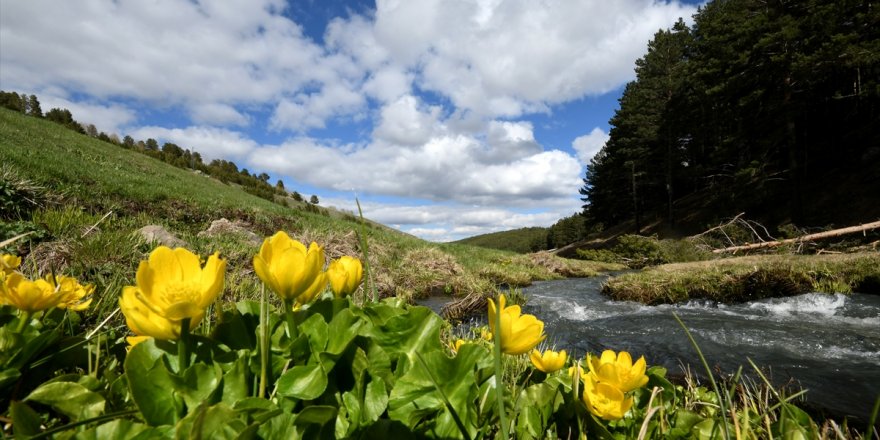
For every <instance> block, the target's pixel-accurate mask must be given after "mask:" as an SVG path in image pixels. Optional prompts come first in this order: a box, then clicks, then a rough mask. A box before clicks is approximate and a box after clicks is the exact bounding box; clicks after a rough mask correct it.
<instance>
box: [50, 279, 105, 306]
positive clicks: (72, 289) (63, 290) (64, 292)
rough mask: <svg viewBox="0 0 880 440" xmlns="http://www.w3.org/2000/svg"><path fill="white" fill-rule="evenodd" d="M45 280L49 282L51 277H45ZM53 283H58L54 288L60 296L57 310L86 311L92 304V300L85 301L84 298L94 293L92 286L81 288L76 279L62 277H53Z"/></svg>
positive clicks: (87, 285)
mask: <svg viewBox="0 0 880 440" xmlns="http://www.w3.org/2000/svg"><path fill="white" fill-rule="evenodd" d="M46 280H47V281H50V282H51V277H46ZM55 281H56V282H57V283H58V285H57V287H56V289H57V290H58V294H59V295H61V296H62V299H61V302H59V303H58V307H59V308H62V309H68V310H75V311H80V310H85V309H87V308H88V307H89V304H91V303H92V298H88V299H86V297H87V296H90V295H91V294H92V293H93V292H94V291H95V285H94V284H86V285H85V286H83V285H82V284H80V283H79V281H77V280H76V278H73V277H68V276H64V275H59V276H57V277H55Z"/></svg>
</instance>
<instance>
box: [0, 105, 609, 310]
mask: <svg viewBox="0 0 880 440" xmlns="http://www.w3.org/2000/svg"><path fill="white" fill-rule="evenodd" d="M0 163H3V173H2V174H0V176H2V178H0V183H2V184H3V185H4V186H3V188H2V189H4V190H8V191H7V192H5V193H4V194H9V197H2V194H0V202H2V203H5V202H9V203H10V204H11V205H10V207H9V208H10V209H4V211H3V213H0V220H2V221H3V223H2V224H0V240H3V239H5V238H9V237H11V236H13V235H15V234H14V233H20V232H26V231H29V230H34V231H36V233H35V234H33V235H32V236H30V237H29V239H27V240H22V241H19V242H18V243H16V244H15V245H14V247H12V248H7V249H4V251H6V252H15V253H17V254H19V255H22V256H25V257H26V262H25V265H24V266H25V267H26V268H28V271H29V274H30V275H35V274H45V273H48V272H56V273H65V274H69V275H72V276H75V277H78V278H81V279H83V280H86V281H88V282H94V283H95V284H96V285H97V289H96V291H97V292H99V293H100V295H101V296H102V298H100V299H98V300H96V303H97V304H100V305H101V307H99V308H98V309H96V310H97V313H96V316H95V317H93V318H92V320H97V319H98V317H99V316H106V314H107V313H109V312H110V311H111V310H112V309H113V308H115V304H116V298H117V297H118V295H119V292H120V291H121V288H122V286H125V285H131V284H133V282H134V274H135V272H136V269H137V265H138V263H139V261H140V260H142V259H144V258H145V257H146V255H147V253H148V252H149V251H150V250H152V248H153V247H154V246H155V245H154V244H151V243H146V242H145V241H144V239H143V238H141V237H139V236H138V235H137V234H136V231H137V230H138V229H140V228H142V227H144V226H146V225H150V224H157V225H161V226H163V227H165V228H166V229H167V230H169V231H170V232H171V233H172V234H174V235H175V236H176V237H178V238H180V239H182V240H183V241H184V242H186V243H187V245H188V247H189V248H190V249H191V250H193V251H194V252H197V253H198V254H200V255H203V256H205V255H208V254H210V253H213V252H215V251H219V252H220V253H221V255H222V256H223V257H224V258H226V259H227V260H228V261H229V264H228V267H230V268H234V269H232V270H231V273H229V274H228V275H227V276H228V277H229V279H231V280H235V281H236V282H234V283H228V286H230V288H229V289H228V290H227V292H226V296H227V299H228V300H230V301H235V300H239V299H245V298H255V296H256V295H257V290H256V289H254V288H253V286H256V285H257V283H256V277H255V276H254V275H253V272H252V266H251V259H252V258H253V255H254V254H255V253H256V252H257V250H258V248H259V243H253V242H249V241H248V240H246V239H244V238H243V237H238V236H235V235H230V234H222V235H219V236H214V237H206V236H204V235H200V232H202V231H205V230H206V229H207V228H208V227H209V226H210V224H211V222H212V221H214V220H217V219H220V218H226V219H228V220H230V221H233V222H237V223H239V224H243V225H245V226H246V227H247V228H248V229H249V230H251V231H252V232H254V233H256V234H257V235H258V236H260V237H267V236H269V235H271V234H273V233H274V232H275V231H277V230H285V231H287V232H288V233H290V234H291V236H292V237H294V238H296V239H299V240H300V241H303V242H306V243H308V242H311V241H315V242H318V243H320V244H321V245H322V246H324V247H325V252H326V254H327V257H328V258H336V257H338V256H340V255H344V254H347V255H362V254H363V253H362V252H361V242H360V239H359V236H358V234H359V232H358V231H360V229H361V226H360V223H359V220H358V219H357V217H355V216H353V215H351V214H349V213H345V212H340V211H336V210H333V209H328V208H323V207H322V208H320V209H314V208H315V207H312V206H311V205H308V204H302V203H297V202H291V201H288V203H286V205H289V206H284V205H285V204H284V203H282V204H277V203H272V202H270V201H268V200H265V199H262V198H259V197H256V196H254V195H251V194H248V193H246V192H245V191H243V190H242V189H241V188H240V187H238V186H235V185H228V184H225V183H223V182H220V181H219V180H216V179H214V178H212V177H210V176H206V175H204V174H199V173H194V172H191V171H189V170H185V169H180V168H176V167H173V166H171V165H169V164H166V163H164V162H161V161H159V160H156V159H154V158H151V157H148V156H145V155H142V154H138V153H136V152H133V151H130V150H126V149H123V148H120V147H117V146H114V145H111V144H108V143H104V142H101V141H99V140H97V139H93V138H90V137H88V136H85V135H81V134H78V133H75V132H73V131H70V130H68V129H65V128H63V127H61V126H59V125H57V124H53V123H51V122H48V121H45V120H41V119H38V118H33V117H28V116H24V115H21V114H19V113H16V112H12V111H9V110H6V109H0ZM13 186H14V188H22V189H24V190H26V192H27V193H28V194H32V193H33V194H36V193H39V194H40V197H39V203H35V204H29V203H25V202H26V201H30V200H31V199H33V197H28V198H24V197H18V196H16V194H19V193H18V192H12V190H11V189H10V188H12V189H14V188H13ZM12 208H15V211H14V212H13V209H12ZM307 208H311V209H307ZM363 229H364V231H365V234H366V236H367V239H368V241H369V247H370V252H369V253H370V265H371V267H372V269H373V278H374V280H375V282H376V286H377V288H378V291H379V294H380V295H381V296H400V297H403V298H406V299H414V298H418V297H422V296H427V295H430V294H432V293H440V292H443V293H450V294H453V295H457V296H466V295H481V296H487V295H492V294H494V293H495V292H496V290H497V287H498V286H500V285H504V286H524V285H528V284H529V283H531V282H532V281H535V280H546V279H553V278H560V277H563V276H590V275H594V274H596V273H597V271H599V270H603V269H606V268H612V269H613V268H615V266H613V265H593V264H590V263H585V262H578V261H567V260H564V259H561V258H557V257H548V258H542V259H533V258H530V257H528V256H525V255H519V254H515V253H512V252H507V251H500V250H493V249H484V248H477V247H473V246H467V245H461V244H436V243H429V242H425V241H423V240H420V239H418V238H416V237H413V236H411V235H408V234H405V233H401V232H398V231H394V230H392V229H390V228H387V227H384V226H381V225H378V224H376V223H372V222H366V223H365V226H364V228H363ZM239 286H243V287H239ZM104 297H106V298H104Z"/></svg>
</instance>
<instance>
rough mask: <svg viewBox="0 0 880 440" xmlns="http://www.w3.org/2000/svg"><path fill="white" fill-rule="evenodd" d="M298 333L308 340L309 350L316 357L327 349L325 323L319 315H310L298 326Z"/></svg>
mask: <svg viewBox="0 0 880 440" xmlns="http://www.w3.org/2000/svg"><path fill="white" fill-rule="evenodd" d="M298 327H299V332H300V333H301V334H305V335H306V336H307V337H308V339H309V348H310V349H311V351H312V354H314V355H316V354H317V353H320V352H322V351H324V349H325V348H326V347H327V328H328V326H327V323H326V322H324V318H323V317H322V316H321V315H317V314H315V315H312V316H309V317H308V318H306V320H305V321H303V322H301V323H300V324H299V326H298Z"/></svg>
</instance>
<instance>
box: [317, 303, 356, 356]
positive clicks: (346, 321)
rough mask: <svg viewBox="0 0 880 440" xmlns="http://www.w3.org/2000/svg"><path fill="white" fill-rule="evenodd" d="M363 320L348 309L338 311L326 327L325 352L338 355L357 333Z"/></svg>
mask: <svg viewBox="0 0 880 440" xmlns="http://www.w3.org/2000/svg"><path fill="white" fill-rule="evenodd" d="M362 325H363V322H362V321H360V320H358V318H357V317H356V316H355V315H354V314H353V313H352V312H351V310H349V309H345V310H342V311H340V312H339V313H337V314H336V316H334V317H333V320H332V321H330V325H329V328H328V331H329V337H330V339H329V340H328V341H327V348H326V350H325V352H326V353H329V354H332V355H336V356H338V355H340V354H342V352H343V351H345V349H346V348H347V347H348V344H350V343H351V341H352V340H354V338H355V336H357V335H358V332H359V331H360V328H361V326H362Z"/></svg>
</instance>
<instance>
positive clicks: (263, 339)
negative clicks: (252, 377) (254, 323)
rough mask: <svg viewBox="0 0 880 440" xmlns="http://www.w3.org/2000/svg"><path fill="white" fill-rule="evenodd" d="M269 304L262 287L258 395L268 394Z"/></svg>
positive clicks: (260, 396)
mask: <svg viewBox="0 0 880 440" xmlns="http://www.w3.org/2000/svg"><path fill="white" fill-rule="evenodd" d="M268 321H269V305H268V304H267V303H266V286H265V285H262V288H261V289H260V389H259V393H258V394H257V397H259V398H261V399H262V398H263V395H265V394H266V384H267V382H268V380H269V322H268Z"/></svg>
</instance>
